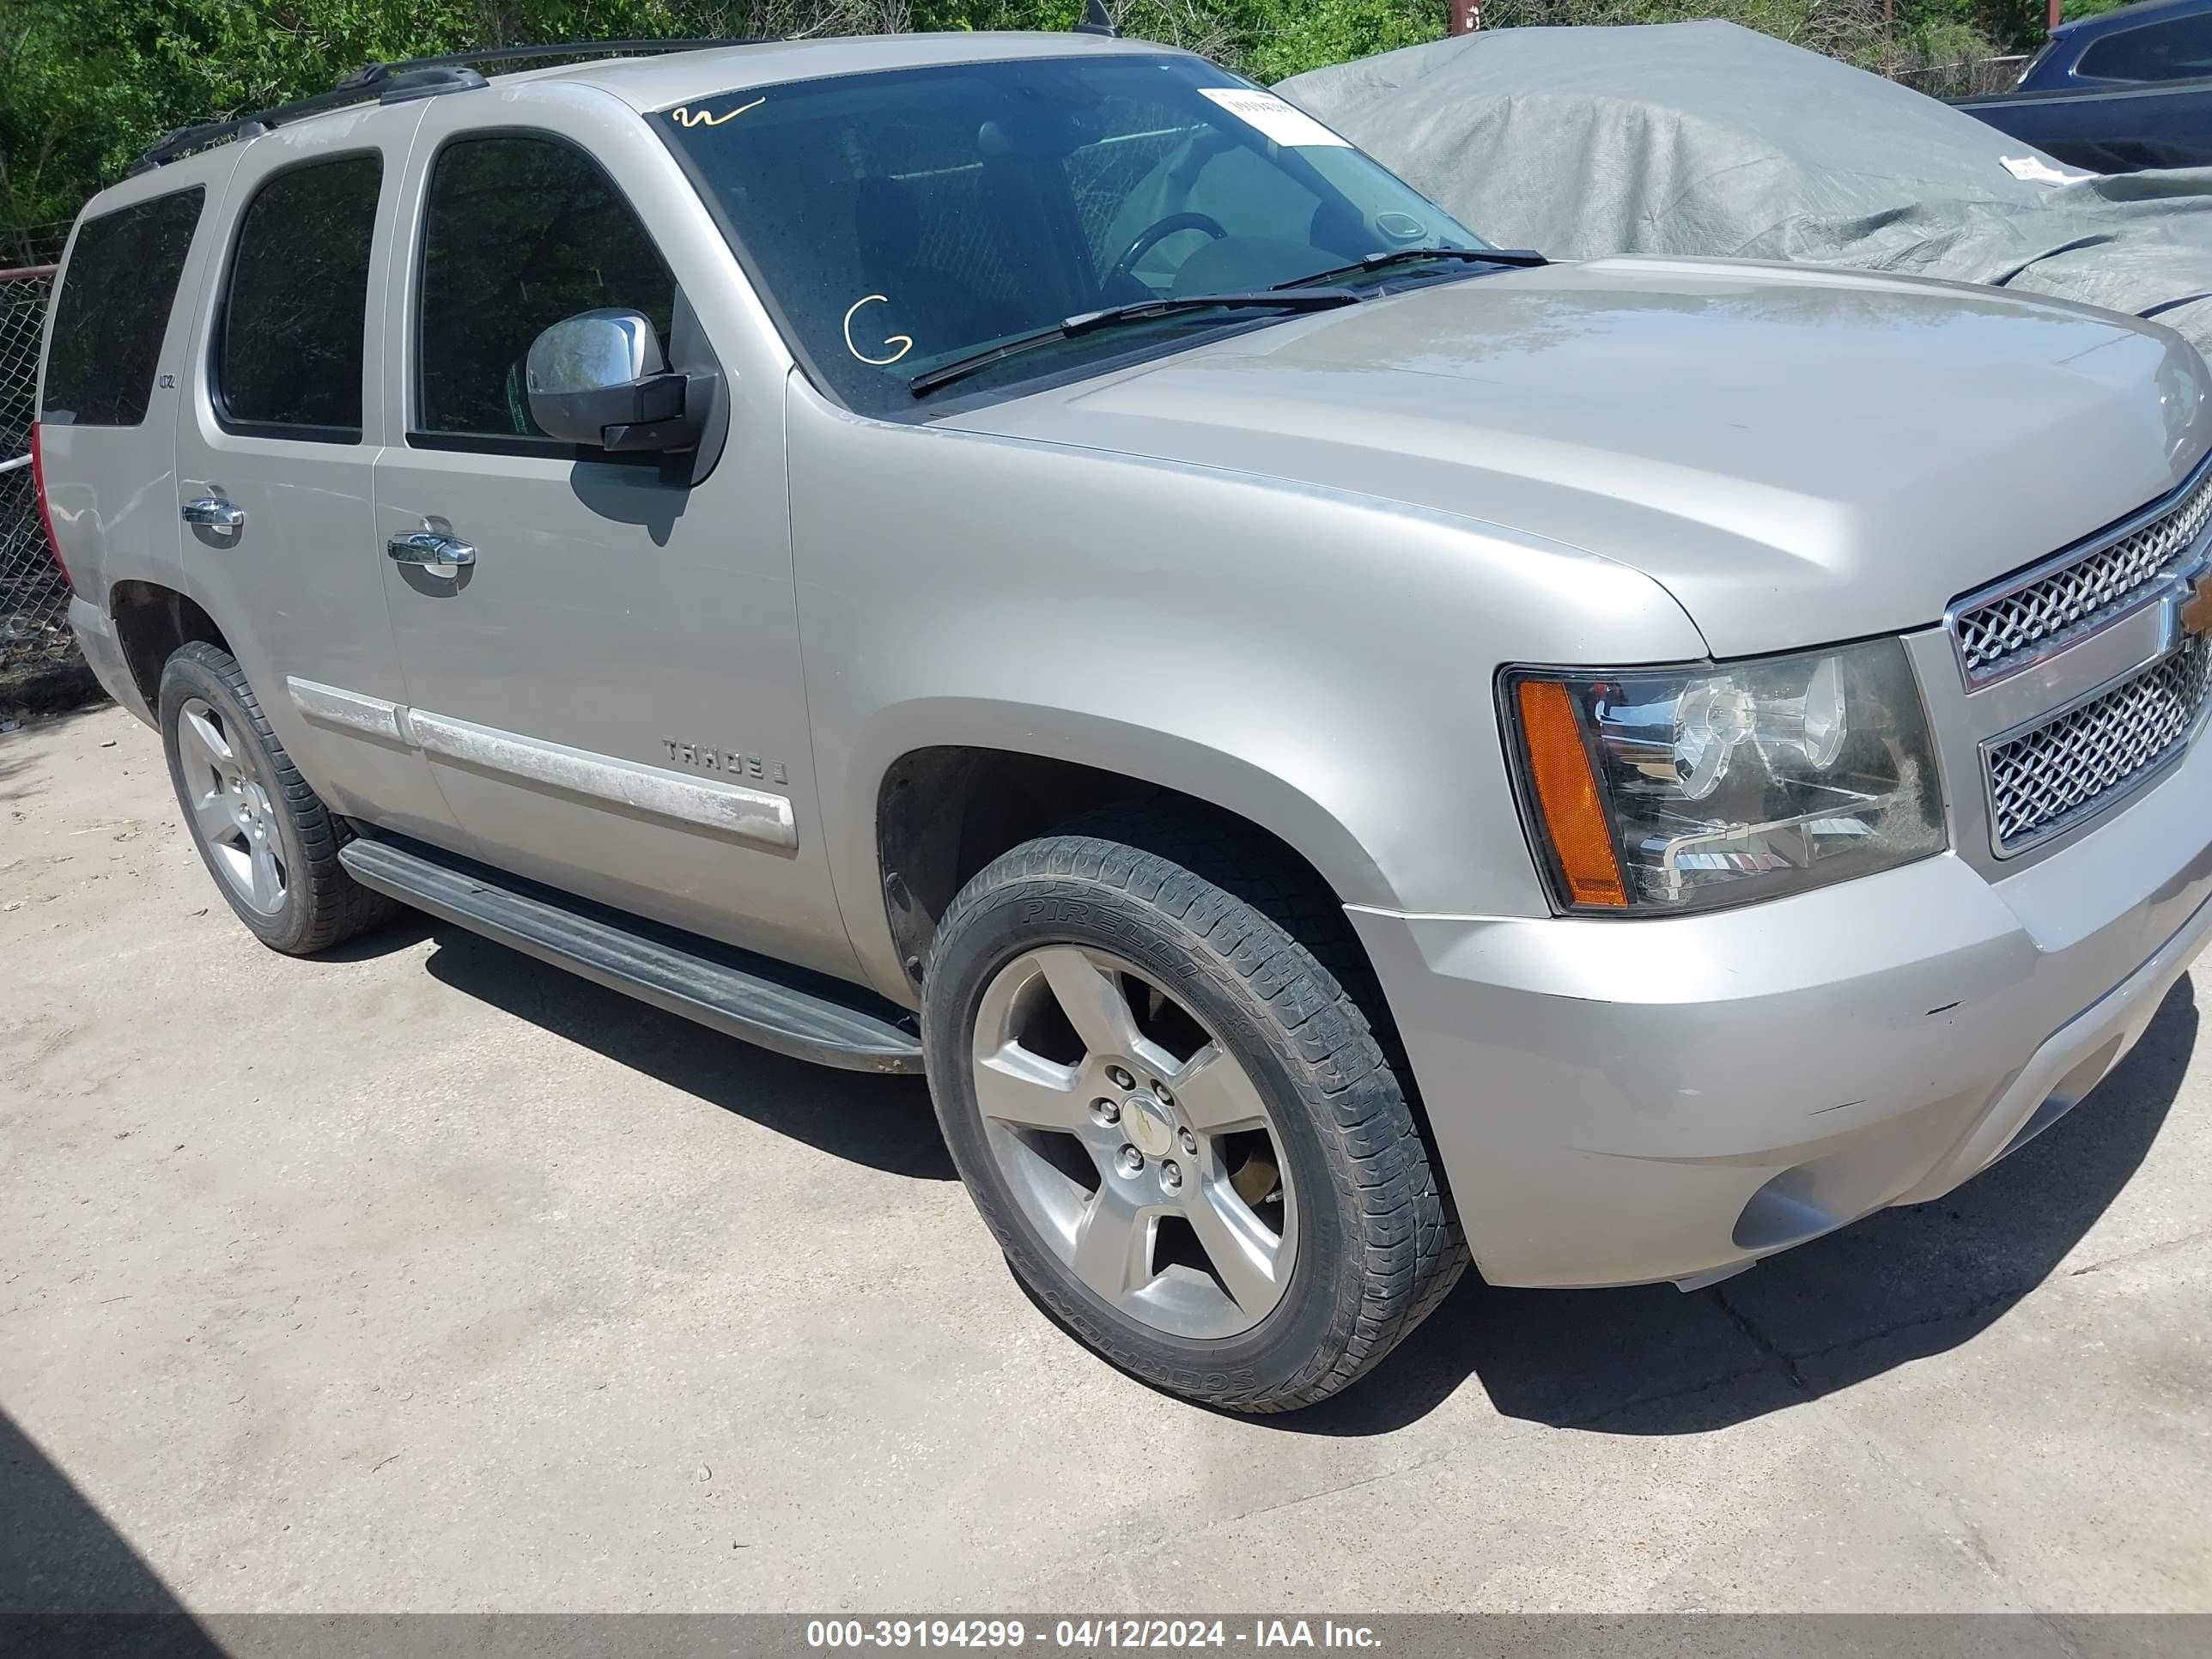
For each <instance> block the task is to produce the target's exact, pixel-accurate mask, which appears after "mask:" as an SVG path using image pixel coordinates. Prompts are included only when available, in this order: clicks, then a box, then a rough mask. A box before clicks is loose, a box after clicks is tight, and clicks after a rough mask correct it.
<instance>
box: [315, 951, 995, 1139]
mask: <svg viewBox="0 0 2212 1659" xmlns="http://www.w3.org/2000/svg"><path fill="white" fill-rule="evenodd" d="M426 934H427V935H428V936H429V937H430V938H432V939H435V940H436V942H437V948H436V949H435V951H432V952H431V954H430V959H429V963H428V966H429V970H430V973H431V975H433V976H434V977H435V978H436V979H438V980H440V981H442V982H444V983H445V984H447V985H450V986H452V987H453V988H454V989H455V990H457V991H461V992H464V993H465V994H468V995H470V996H472V997H475V998H476V999H477V1000H479V1001H482V1002H487V1003H489V1004H490V1005H491V1006H493V1007H495V1008H500V1009H503V1010H504V1011H505V1012H507V1013H510V1014H513V1016H514V1017H515V1018H518V1019H526V1020H528V1021H530V1022H531V1023H532V1024H535V1025H539V1026H542V1027H544V1029H545V1030H549V1031H551V1032H553V1033H554V1034H555V1035H556V1036H562V1037H566V1038H567V1039H568V1041H569V1042H575V1043H580V1044H581V1045H582V1046H584V1047H585V1048H592V1049H595V1050H597V1051H598V1052H599V1053H600V1054H604V1055H605V1056H606V1057H607V1058H608V1059H609V1060H613V1061H615V1062H616V1063H617V1065H621V1066H629V1068H630V1069H631V1070H632V1071H636V1072H642V1073H645V1074H646V1075H647V1077H651V1078H656V1079H659V1081H661V1082H663V1083H665V1084H666V1085H669V1087H671V1088H672V1089H681V1090H683V1091H684V1092H685V1093H686V1094H691V1095H696V1096H697V1097H699V1098H700V1099H702V1100H705V1101H709V1102H711V1103H714V1105H716V1106H719V1107H720V1108H721V1109H723V1110H724V1111H726V1112H732V1113H735V1114H736V1115H738V1116H740V1117H744V1118H749V1119H750V1120H751V1121H754V1122H756V1123H758V1124H760V1125H761V1126H762V1127H764V1128H769V1129H773V1130H775V1132H776V1133H778V1134H782V1135H788V1136H790V1137H791V1138H792V1139H793V1140H799V1141H803V1142H805V1144H806V1145H807V1146H812V1147H815V1148H817V1149H818V1150H820V1151H822V1152H828V1153H829V1155H830V1156H832V1157H833V1158H846V1159H848V1160H850V1161H851V1162H853V1163H854V1164H866V1165H867V1166H868V1167H869V1168H871V1169H875V1170H884V1171H886V1172H888V1173H889V1174H891V1175H902V1176H912V1177H914V1178H915V1179H916V1180H919V1181H951V1180H952V1179H953V1178H954V1173H955V1172H954V1170H953V1168H952V1155H951V1153H950V1152H946V1151H945V1138H944V1137H943V1136H942V1135H940V1134H939V1133H938V1129H937V1117H936V1115H935V1113H933V1111H932V1110H931V1109H930V1104H929V1091H928V1090H927V1088H925V1087H924V1086H923V1085H922V1081H921V1079H920V1078H915V1077H880V1076H875V1075H871V1074H868V1073H859V1072H840V1071H836V1070H835V1069H833V1068H831V1067H829V1066H814V1065H811V1064H809V1063H807V1062H805V1061H804V1060H788V1059H786V1058H785V1057H784V1056H783V1055H781V1054H771V1053H769V1051H768V1050H767V1049H765V1048H754V1047H753V1046H752V1045H750V1043H744V1042H738V1041H737V1040H736V1039H734V1038H732V1037H726V1036H722V1035H720V1033H719V1032H715V1031H711V1030H707V1029H706V1028H704V1027H702V1026H699V1025H696V1024H692V1023H691V1022H690V1020H686V1019H679V1018H677V1017H676V1016H675V1015H674V1014H667V1013H663V1012H661V1011H660V1010H659V1009H658V1008H654V1007H652V1006H649V1005H647V1004H646V1003H642V1002H640V1001H638V1000H635V998H633V997H626V996H623V995H622V994H619V993H617V992H614V991H610V990H607V989H605V987H601V986H598V985H594V984H592V982H591V981H589V980H586V979H580V978H578V977H577V976H576V975H574V974H571V973H568V972H567V971H566V970H564V969H559V968H553V967H549V966H547V965H546V964H545V963H541V962H538V961H537V960H536V959H535V958H533V957H526V956H524V955H523V954H522V953H521V952H520V951H513V950H510V949H508V948H507V946H505V945H495V944H493V943H492V942H491V941H490V940H489V939H482V938H479V937H478V936H477V935H476V934H474V933H470V932H468V931H467V930H466V929H465V928H461V927H449V926H447V925H446V924H444V923H434V922H430V921H427V920H425V919H422V918H421V917H419V916H416V915H408V916H404V917H402V918H400V919H399V920H398V921H394V922H393V923H392V925H391V927H384V928H380V929H378V930H377V932H376V933H374V934H373V935H370V936H368V938H365V939H362V940H360V941H358V942H357V943H358V945H360V947H361V952H362V954H363V955H380V954H382V953H384V952H385V951H391V950H393V949H397V948H399V947H400V946H401V945H405V944H410V943H412V942H413V941H414V940H416V939H421V938H422V937H423V936H424V935H426ZM332 954H336V953H335V952H334V953H332Z"/></svg>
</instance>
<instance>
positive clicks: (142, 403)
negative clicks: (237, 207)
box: [39, 185, 207, 426]
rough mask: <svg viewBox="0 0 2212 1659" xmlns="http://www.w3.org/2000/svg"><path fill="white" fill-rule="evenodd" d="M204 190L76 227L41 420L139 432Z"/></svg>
mask: <svg viewBox="0 0 2212 1659" xmlns="http://www.w3.org/2000/svg"><path fill="white" fill-rule="evenodd" d="M206 200H207V191H205V190H204V189H202V188H201V187H200V186H199V185H193V186H192V188H191V189H190V190H180V191H176V192H174V193H173V194H172V195H168V196H157V197H154V198H153V199H152V200H151V201H147V202H140V203H137V204H134V205H133V206H131V207H127V208H118V209H117V210H115V211H114V212H112V213H103V214H101V215H100V216H99V217H98V218H97V219H88V220H86V221H85V222H84V223H83V224H82V226H81V227H80V228H78V230H77V234H76V249H75V250H74V251H73V252H71V253H70V261H69V269H68V270H64V272H63V273H62V286H61V292H60V293H59V294H58V295H55V297H54V324H53V343H52V346H51V347H50V348H49V349H48V350H47V353H46V392H45V395H44V397H43V398H41V399H40V407H39V418H40V420H42V421H51V422H54V423H55V424H56V425H58V426H59V425H64V424H67V425H72V426H136V425H137V424H138V423H139V422H141V421H143V420H144V419H145V418H146V404H147V400H148V399H149V398H151V397H152V396H153V392H154V371H155V367H156V365H157V363H158V361H159V359H160V357H161V337H162V336H163V335H164V334H166V333H167V331H168V327H169V309H170V307H172V306H173V304H174V303H175V302H176V298H177V280H178V278H179V277H180V276H183V275H184V270H185V254H186V253H188V252H191V246H192V230H193V228H194V227H195V226H197V224H198V223H199V219H200V208H201V206H202V205H203V204H204V203H205V202H206Z"/></svg>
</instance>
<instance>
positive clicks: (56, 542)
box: [31, 421, 76, 592]
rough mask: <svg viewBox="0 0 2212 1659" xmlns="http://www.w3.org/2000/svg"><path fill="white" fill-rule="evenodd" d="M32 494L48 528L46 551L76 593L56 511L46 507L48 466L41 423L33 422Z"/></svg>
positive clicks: (41, 519) (63, 578)
mask: <svg viewBox="0 0 2212 1659" xmlns="http://www.w3.org/2000/svg"><path fill="white" fill-rule="evenodd" d="M31 493H32V494H33V495H36V496H37V497H38V498H39V522H40V524H41V525H43V526H46V551H47V552H49V553H51V554H52V555H53V556H54V568H56V569H57V570H58V571H60V572H61V573H62V580H64V581H65V582H67V583H68V584H69V586H70V592H76V579H75V578H74V577H72V576H71V575H70V568H69V565H68V563H67V562H66V561H64V559H63V557H62V543H61V538H60V537H58V536H57V535H55V534H54V511H53V508H52V507H48V506H47V505H46V462H45V461H44V460H42V459H40V455H39V423H38V422H36V421H33V422H31Z"/></svg>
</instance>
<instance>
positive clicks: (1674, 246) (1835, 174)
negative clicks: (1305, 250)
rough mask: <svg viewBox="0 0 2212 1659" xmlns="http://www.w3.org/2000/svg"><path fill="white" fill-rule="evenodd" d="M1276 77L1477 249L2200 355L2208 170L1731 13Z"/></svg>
mask: <svg viewBox="0 0 2212 1659" xmlns="http://www.w3.org/2000/svg"><path fill="white" fill-rule="evenodd" d="M1277 90H1278V91H1279V92H1280V93H1281V94H1283V95H1284V96H1285V97H1286V98H1288V99H1290V100H1291V101H1293V102H1295V103H1297V104H1298V105H1300V106H1303V107H1304V108H1305V109H1307V110H1309V111H1310V112H1312V113H1313V114H1314V115H1316V117H1318V118H1320V119H1322V121H1324V122H1326V123H1327V124H1328V125H1330V126H1332V127H1334V128H1335V129H1336V130H1337V131H1339V132H1341V133H1342V134H1343V135H1344V136H1345V137H1347V138H1349V139H1351V140H1352V143H1356V144H1358V146H1360V148H1362V149H1364V150H1366V151H1367V152H1368V153H1369V154H1370V155H1374V156H1376V158H1377V159H1379V160H1380V161H1383V163H1384V165H1386V166H1387V167H1390V168H1391V169H1392V170H1393V171H1395V173H1398V174H1399V175H1400V176H1401V177H1402V178H1404V179H1407V181H1408V182H1410V183H1411V184H1412V185H1414V187H1415V188H1417V189H1419V190H1420V191H1423V192H1424V193H1425V194H1426V195H1427V196H1429V197H1431V198H1432V199H1433V200H1435V201H1437V203H1439V204H1442V205H1443V207H1444V208H1446V209H1447V210H1449V211H1450V212H1451V213H1452V214H1453V215H1455V216H1456V217H1458V218H1459V219H1460V220H1461V221H1462V222H1464V223H1467V224H1470V225H1477V226H1480V228H1481V229H1482V231H1483V234H1485V235H1486V236H1489V237H1490V238H1492V240H1495V241H1498V242H1499V243H1501V244H1511V245H1515V246H1529V247H1534V248H1539V249H1541V250H1542V251H1543V252H1546V253H1547V254H1550V255H1551V256H1552V257H1553V258H1595V257H1597V256H1599V255H1601V254H1609V253H1694V254H1703V255H1707V256H1714V255H1718V256H1726V257H1736V258H1749V259H1782V260H1790V261H1798V262H1803V263H1807V264H1825V265H1847V266H1855V267H1858V268H1861V269H1864V270H1889V271H1899V272H1904V273H1907V274H1911V275H1917V276H1941V277H1948V278H1952V279H1954V280H1957V281H1961V282H1969V283H1994V284H1996V285H1997V286H1999V287H2008V288H2015V289H2026V290H2028V291H2031V292H2034V293H2038V294H2048V295H2058V296H2061V297H2063V298H2066V299H2071V300H2080V301H2085V302H2087V303H2088V304H2091V305H2098V306H2104V307H2109V308H2111V309H2112V310H2115V311H2123V312H2128V313H2133V314H2135V315H2136V316H2142V317H2155V318H2156V319H2158V320H2159V321H2160V322H2161V323H2164V324H2166V325H2168V326H2169V327H2172V328H2175V329H2178V330H2179V331H2180V332H2182V333H2183V334H2185V335H2186V336H2187V337H2189V338H2190V339H2191V341H2192V342H2193V343H2195V344H2196V345H2197V348H2198V349H2200V350H2203V351H2208V352H2212V168H2195V167H2192V168H2187V169H2175V170H2171V171H2163V172H2144V173H2124V174H2118V175H2113V176H2108V177H2100V176H2094V175H2087V174H2082V173H2076V172H2075V171H2073V170H2072V169H2069V168H2067V167H2062V166H2061V165H2060V164H2059V163H2057V162H2056V161H2052V160H2051V158H2050V157H2048V156H2046V155H2042V154H2041V153H2040V152H2039V151H2037V150H2034V149H2031V148H2029V147H2028V146H2027V145H2025V144H2023V143H2021V141H2020V140H2018V139H2016V138H2011V137H2007V136H2006V135H2005V134H2003V133H2002V132H1999V131H1996V130H1995V129H1994V128H1991V127H1989V126H1985V125H1983V124H1982V123H1981V122H1979V121H1977V120H1975V119H1974V118H1972V116H1969V115H1966V114H1962V113H1961V112H1959V111H1957V110H1954V109H1952V108H1950V107H1948V106H1946V105H1944V104H1942V103H1939V102H1937V101H1936V100H1935V99H1932V98H1928V97H1924V96H1923V95H1922V94H1919V93H1917V92H1914V91H1912V90H1911V89H1910V88H1905V87H1902V86H1899V85H1897V84H1896V83H1894V82H1889V81H1885V80H1883V79H1881V77H1880V76H1874V75H1869V74H1867V73H1865V72H1863V70H1855V69H1853V68H1851V67H1850V65H1848V64H1842V63H1838V62H1837V61H1835V60H1834V59H1832V58H1823V57H1821V56H1820V55H1819V54H1817V53H1814V52H1806V51H1803V50H1801V49H1800V48H1798V47H1796V46H1789V45H1787V44H1785V43H1784V42H1783V41H1779V40H1773V39H1771V38H1770V37H1769V36H1766V35H1763V34H1758V33H1753V32H1752V31H1750V30H1748V29H1743V28H1739V27H1736V26H1735V25H1734V24H1732V23H1721V22H1698V23H1670V24H1662V25H1657V26H1654V27H1626V28H1525V29H1521V28H1516V29H1501V30H1498V31H1496V32H1494V33H1479V34H1473V35H1467V36H1463V37H1462V38H1460V39H1457V40H1439V41H1437V42H1435V43H1433V44H1431V45H1429V46H1412V47H1408V48H1407V49H1405V50H1403V51H1401V52H1385V53H1383V54H1382V55H1381V56H1379V57H1375V58H1365V59H1363V60H1361V61H1360V62H1358V63H1352V64H1340V65H1337V66H1335V67H1334V68H1330V69H1324V70H1314V71H1312V72H1311V73H1310V74H1306V75H1301V76H1295V77H1293V78H1292V79H1291V80H1289V81H1286V82H1283V83H1282V85H1281V86H1280V87H1279V88H1277Z"/></svg>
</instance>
